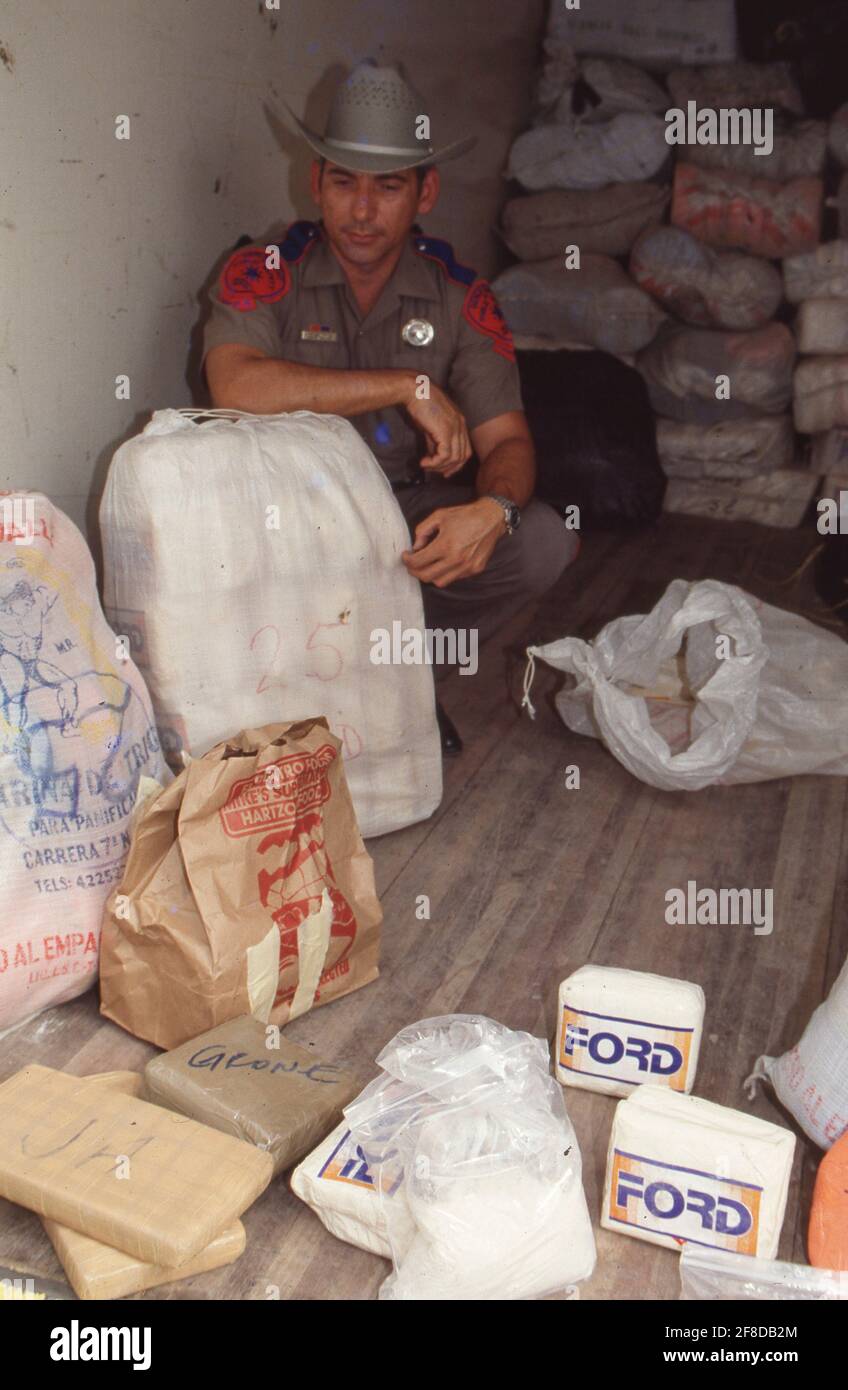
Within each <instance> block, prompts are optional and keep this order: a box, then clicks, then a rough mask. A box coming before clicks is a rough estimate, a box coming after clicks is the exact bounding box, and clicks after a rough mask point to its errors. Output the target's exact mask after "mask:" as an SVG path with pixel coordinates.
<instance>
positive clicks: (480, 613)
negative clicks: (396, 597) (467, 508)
mask: <svg viewBox="0 0 848 1390" xmlns="http://www.w3.org/2000/svg"><path fill="white" fill-rule="evenodd" d="M395 496H396V497H397V500H398V503H399V505H400V509H401V511H402V512H403V514H404V516H405V517H406V520H407V523H408V525H409V529H410V532H414V531H415V527H416V525H417V524H418V522H419V521H423V520H424V518H425V517H427V516H429V514H430V512H433V511H435V510H436V508H437V507H457V506H461V505H462V503H464V502H473V501H474V499H475V497H476V496H477V494H476V492H475V491H474V489H473V488H472V487H462V486H460V485H455V484H453V483H451V482H450V481H447V482H432V483H430V482H428V483H425V484H423V485H420V486H417V487H416V486H412V487H404V488H400V489H397V490H396V492H395ZM579 549H580V539H579V536H578V535H577V533H576V532H575V531H572V530H569V529H567V528H566V525H565V522H564V521H563V520H562V518H561V517H560V516H559V515H558V514H557V513H556V512H555V511H554V509H553V508H552V507H549V506H548V504H547V503H546V502H540V501H538V500H534V501H532V502H529V503H528V505H527V506H526V507H524V508H523V509H522V512H521V524H520V525H519V527H518V529H517V530H516V531H514V532H513V534H512V535H511V536H502V537H501V539H500V540H499V541H498V543H497V545H496V546H495V549H494V551H493V552H492V556H491V559H490V560H489V563H488V565H487V566H486V568H485V570H484V571H483V573H482V574H476V575H470V576H469V577H468V578H467V579H458V580H456V581H455V582H454V583H453V584H449V585H448V586H447V587H446V588H444V589H437V588H436V587H435V585H433V584H422V586H421V589H422V595H423V598H424V613H425V617H426V623H427V626H428V627H430V628H469V629H475V628H476V629H477V634H478V637H477V640H478V642H485V640H486V639H487V638H488V637H491V636H492V633H494V632H496V631H497V629H498V628H500V627H503V625H504V624H505V623H507V622H508V621H509V619H510V618H512V617H513V616H514V614H515V613H517V612H518V611H519V609H520V608H523V606H524V605H525V604H526V603H530V602H531V600H533V599H534V598H539V597H540V596H541V595H542V594H544V593H546V592H547V591H548V589H550V588H551V586H552V585H553V584H555V583H556V581H557V580H558V579H559V577H560V575H561V574H562V572H563V570H564V569H565V568H566V566H567V565H570V564H571V563H572V561H573V560H575V559H576V558H577V552H578V550H579ZM439 674H446V672H441V673H440V672H439V671H438V670H437V671H436V675H437V676H438V675H439Z"/></svg>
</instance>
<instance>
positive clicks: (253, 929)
mask: <svg viewBox="0 0 848 1390" xmlns="http://www.w3.org/2000/svg"><path fill="white" fill-rule="evenodd" d="M381 920H382V912H381V909H380V904H379V901H378V899H377V894H376V891H375V888H374V868H373V865H372V862H371V858H370V856H369V855H368V853H367V851H366V849H365V846H364V844H363V842H362V838H361V836H360V834H359V830H358V829H357V825H356V818H355V815H354V811H353V805H352V803H351V799H350V793H349V791H348V788H347V782H346V781H345V775H344V769H343V767H342V759H341V743H340V742H339V740H338V739H337V738H335V737H334V736H333V735H332V734H331V733H330V732H329V729H328V727H327V722H326V720H325V719H307V720H303V721H301V722H300V723H296V724H271V725H268V726H266V727H265V728H263V729H246V730H245V731H244V732H243V733H241V734H239V735H238V737H237V738H234V739H231V740H229V741H228V742H226V743H219V744H217V745H216V747H214V748H212V749H210V751H209V752H208V753H206V754H205V755H204V756H203V757H202V758H198V759H196V760H194V761H193V762H191V763H190V764H189V765H188V767H187V768H186V769H185V771H184V772H182V773H181V774H180V775H179V777H177V778H176V780H175V781H174V782H172V783H171V785H170V786H168V787H166V788H165V789H164V791H162V792H160V793H158V794H157V795H156V796H154V797H151V798H150V800H149V801H148V802H146V803H145V804H144V805H143V806H142V807H141V808H140V811H139V814H138V819H137V821H136V824H135V831H134V834H133V840H132V845H131V848H130V852H129V857H128V859H127V865H126V869H125V872H124V878H123V882H122V883H121V885H120V888H118V889H117V890H116V891H115V892H113V894H112V895H111V897H110V898H109V900H108V902H107V904H106V916H105V919H104V924H103V938H102V944H101V960H100V1007H101V1010H102V1012H103V1013H104V1014H106V1016H107V1017H108V1018H111V1019H113V1020H114V1022H115V1023H120V1024H121V1026H122V1027H123V1028H127V1029H128V1030H129V1031H130V1032H131V1033H135V1034H136V1035H137V1036H138V1037H140V1038H147V1039H148V1040H149V1041H150V1042H153V1043H156V1044H157V1045H158V1046H159V1047H165V1048H173V1047H179V1045H180V1044H181V1043H183V1042H187V1041H188V1040H189V1039H190V1038H193V1037H196V1036H197V1035H198V1034H200V1033H205V1032H207V1031H208V1030H209V1029H210V1028H214V1027H215V1026H216V1025H217V1024H219V1023H225V1022H227V1021H228V1020H229V1019H232V1018H238V1017H239V1016H240V1015H242V1014H252V1015H253V1016H254V1017H255V1018H258V1019H260V1020H261V1021H262V1022H266V1023H267V1022H269V1021H270V1022H272V1023H277V1024H282V1023H286V1022H288V1021H289V1020H290V1019H292V1018H296V1017H297V1016H298V1015H299V1014H302V1013H305V1012H306V1011H307V1009H310V1008H312V1007H313V1006H314V1005H316V1004H326V1003H328V1002H329V1001H330V1000H331V999H337V998H339V996H341V995H343V994H349V993H350V991H351V990H354V989H358V988H359V987H360V986H361V985H366V984H369V983H370V981H371V980H374V979H376V978H377V975H378V973H379V972H378V968H377V961H378V956H379V927H380V922H381Z"/></svg>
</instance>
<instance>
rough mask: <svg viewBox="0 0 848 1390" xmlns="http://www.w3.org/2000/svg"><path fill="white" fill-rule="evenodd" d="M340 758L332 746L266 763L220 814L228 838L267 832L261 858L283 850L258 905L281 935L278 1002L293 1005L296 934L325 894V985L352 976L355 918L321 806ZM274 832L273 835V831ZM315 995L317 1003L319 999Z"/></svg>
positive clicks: (262, 884)
mask: <svg viewBox="0 0 848 1390" xmlns="http://www.w3.org/2000/svg"><path fill="white" fill-rule="evenodd" d="M335 757H336V750H335V749H334V748H331V747H330V745H329V744H324V745H322V747H321V748H319V749H318V750H317V751H316V752H314V753H293V754H289V756H288V757H285V758H280V759H278V760H277V762H275V763H267V764H266V765H265V766H264V767H262V768H260V769H259V770H258V771H256V772H254V773H253V774H252V775H251V776H250V777H244V778H242V779H241V780H240V781H238V782H236V783H235V784H234V786H233V788H232V790H231V792H230V795H229V797H228V798H227V801H226V803H225V805H224V806H223V807H222V808H221V810H220V812H219V814H220V817H221V823H222V825H223V827H224V830H225V832H226V833H227V835H230V836H232V837H239V836H243V835H255V834H257V833H264V838H263V839H262V840H261V841H260V843H259V845H258V846H257V853H259V854H261V855H269V857H270V852H271V851H272V850H275V849H276V850H279V851H281V853H280V854H279V855H278V856H273V859H275V860H277V862H278V867H276V868H265V867H263V868H262V869H260V870H259V873H258V874H257V880H256V881H257V886H258V888H259V901H260V902H261V904H262V906H263V907H264V908H267V909H268V911H269V912H270V914H271V917H272V919H273V921H274V922H275V923H276V925H277V927H278V928H279V932H280V977H281V979H280V986H279V988H278V990H277V994H276V997H275V999H274V1004H275V1005H278V1004H281V1003H286V1002H290V1001H291V999H292V998H293V997H294V993H295V989H296V987H297V974H296V962H297V954H298V945H297V929H298V927H299V926H300V924H301V922H303V921H305V920H306V918H307V917H309V916H311V915H312V914H313V913H316V912H318V911H319V909H320V907H321V902H322V899H323V896H324V892H325V890H326V892H327V893H328V894H329V897H330V900H331V902H332V904H333V918H332V925H331V927H330V947H329V950H328V952H327V957H326V961H325V968H324V970H323V972H322V974H321V978H320V980H319V982H318V983H319V990H320V987H321V986H322V985H324V984H326V983H327V982H328V981H329V980H332V979H335V978H336V977H337V976H339V975H344V974H347V971H348V970H349V969H350V963H349V961H348V960H347V959H346V957H347V955H348V952H349V951H350V948H351V946H352V945H353V940H354V937H355V936H356V918H355V916H354V914H353V911H352V909H351V907H350V904H349V903H348V901H347V899H346V898H345V896H344V894H343V893H342V892H341V891H340V889H339V888H338V887H337V885H336V878H335V874H334V873H333V866H332V864H331V863H330V857H329V855H328V853H327V849H326V846H325V844H324V825H323V817H322V813H321V809H320V808H321V806H322V805H323V804H324V802H325V801H329V799H330V783H329V779H328V777H327V768H328V767H329V766H330V764H331V763H332V762H333V759H334V758H335ZM268 832H270V833H268ZM292 967H295V972H294V978H292V977H291V975H290V976H289V981H290V982H288V981H287V982H286V983H285V984H284V983H283V979H282V976H283V974H284V972H286V971H291V968H292ZM317 997H318V996H317V993H316V998H317Z"/></svg>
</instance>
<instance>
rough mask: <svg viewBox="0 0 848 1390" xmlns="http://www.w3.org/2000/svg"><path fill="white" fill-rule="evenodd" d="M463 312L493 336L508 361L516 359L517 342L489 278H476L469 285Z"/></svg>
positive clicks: (480, 329) (478, 329)
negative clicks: (513, 337)
mask: <svg viewBox="0 0 848 1390" xmlns="http://www.w3.org/2000/svg"><path fill="white" fill-rule="evenodd" d="M462 314H463V317H464V318H465V319H467V320H468V322H469V323H470V324H471V327H472V328H474V329H476V330H477V332H478V333H483V334H484V335H485V336H486V337H487V338H491V340H492V347H493V348H494V349H495V352H497V353H499V354H500V356H501V357H505V358H506V359H507V361H508V362H514V361H515V343H514V342H513V340H512V333H511V332H510V330H509V325H508V323H507V321H506V319H505V318H504V316H503V312H502V310H501V306H500V305H499V304H498V301H497V300H496V298H495V294H494V291H493V289H492V287H491V285H490V284H489V282H488V280H475V281H474V283H473V285H471V286H470V287H469V290H468V293H467V294H466V296H465V301H464V303H463V305H462Z"/></svg>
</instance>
